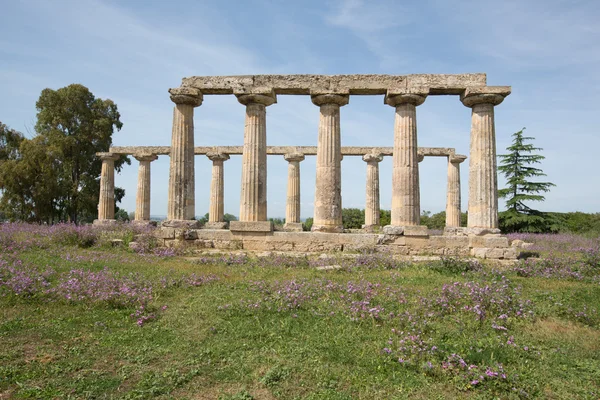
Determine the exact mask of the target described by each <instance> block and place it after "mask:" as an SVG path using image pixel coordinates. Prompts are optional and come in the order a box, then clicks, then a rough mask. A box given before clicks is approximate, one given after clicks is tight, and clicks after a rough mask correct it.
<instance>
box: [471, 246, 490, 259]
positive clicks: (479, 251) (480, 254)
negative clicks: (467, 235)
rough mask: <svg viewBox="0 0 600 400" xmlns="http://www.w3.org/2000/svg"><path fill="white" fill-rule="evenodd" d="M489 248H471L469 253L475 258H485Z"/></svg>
mask: <svg viewBox="0 0 600 400" xmlns="http://www.w3.org/2000/svg"><path fill="white" fill-rule="evenodd" d="M488 250H489V249H486V248H483V247H476V248H473V249H471V255H472V256H473V257H477V258H485V256H486V254H487V252H488Z"/></svg>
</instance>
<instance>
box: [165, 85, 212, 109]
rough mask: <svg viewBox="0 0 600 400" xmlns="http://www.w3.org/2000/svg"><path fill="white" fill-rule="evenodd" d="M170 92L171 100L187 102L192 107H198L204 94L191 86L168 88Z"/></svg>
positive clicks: (177, 102) (181, 102)
mask: <svg viewBox="0 0 600 400" xmlns="http://www.w3.org/2000/svg"><path fill="white" fill-rule="evenodd" d="M169 93H170V94H171V101H172V102H173V103H175V104H188V105H190V106H192V107H199V106H201V105H202V100H203V99H204V96H203V95H202V92H201V91H200V90H198V89H196V88H193V87H178V88H172V89H169Z"/></svg>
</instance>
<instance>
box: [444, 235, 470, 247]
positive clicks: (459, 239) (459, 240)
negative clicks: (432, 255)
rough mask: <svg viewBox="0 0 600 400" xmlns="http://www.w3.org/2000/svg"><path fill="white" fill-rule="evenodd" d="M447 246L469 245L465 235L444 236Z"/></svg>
mask: <svg viewBox="0 0 600 400" xmlns="http://www.w3.org/2000/svg"><path fill="white" fill-rule="evenodd" d="M444 239H445V241H446V247H447V248H458V247H463V248H465V249H467V248H468V247H469V238H468V237H467V236H444Z"/></svg>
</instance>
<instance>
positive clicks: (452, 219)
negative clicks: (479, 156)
mask: <svg viewBox="0 0 600 400" xmlns="http://www.w3.org/2000/svg"><path fill="white" fill-rule="evenodd" d="M466 158H467V157H465V156H457V155H450V156H448V187H447V191H446V227H447V228H457V227H460V163H462V162H463V161H465V159H466Z"/></svg>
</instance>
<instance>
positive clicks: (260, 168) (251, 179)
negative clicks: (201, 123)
mask: <svg viewBox="0 0 600 400" xmlns="http://www.w3.org/2000/svg"><path fill="white" fill-rule="evenodd" d="M237 97H238V101H239V102H240V103H242V104H244V105H245V106H246V122H245V126H244V152H243V155H242V185H241V188H242V190H241V197H240V220H239V221H232V223H230V224H229V229H231V230H237V231H255V232H256V231H260V232H270V231H272V230H273V224H272V223H271V222H270V221H267V107H268V106H270V105H271V104H273V103H275V102H276V101H277V98H276V97H275V94H274V93H270V94H243V95H238V96H237Z"/></svg>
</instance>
